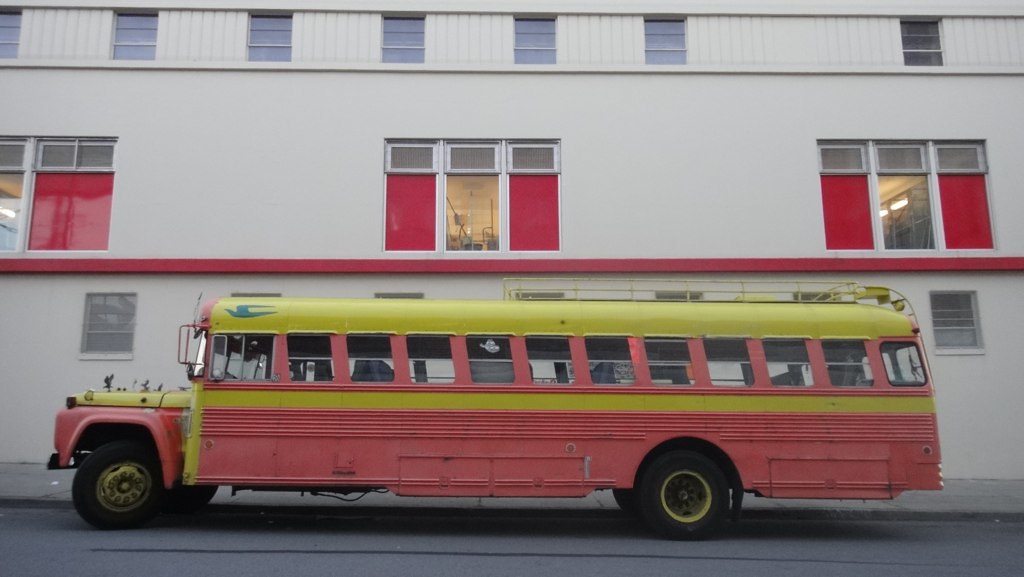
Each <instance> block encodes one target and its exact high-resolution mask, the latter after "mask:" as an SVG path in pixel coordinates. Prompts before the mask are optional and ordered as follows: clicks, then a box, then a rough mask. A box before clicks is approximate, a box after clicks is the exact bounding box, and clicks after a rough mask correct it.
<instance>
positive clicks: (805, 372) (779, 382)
mask: <svg viewBox="0 0 1024 577" xmlns="http://www.w3.org/2000/svg"><path fill="white" fill-rule="evenodd" d="M762 344H764V357H765V360H766V361H767V362H768V374H769V375H770V376H771V379H772V384H773V385H776V386H779V387H809V386H811V385H813V384H814V377H813V376H812V375H811V361H810V360H809V359H808V358H807V343H805V342H804V341H803V340H795V339H794V340H786V339H765V340H764V341H763V343H762Z"/></svg>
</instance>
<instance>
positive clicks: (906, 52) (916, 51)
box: [900, 18, 946, 67]
mask: <svg viewBox="0 0 1024 577" xmlns="http://www.w3.org/2000/svg"><path fill="white" fill-rule="evenodd" d="M904 24H934V25H935V32H936V36H937V37H938V39H939V47H938V49H921V48H907V44H906V43H907V36H906V35H905V34H903V25H904ZM942 37H943V34H942V20H941V19H939V18H916V19H915V18H902V19H900V48H901V54H902V55H903V65H904V66H913V67H918V66H923V67H939V66H945V64H946V57H945V54H944V53H945V50H944V46H943V42H942ZM910 54H938V55H939V61H938V62H937V63H928V64H908V63H907V56H908V55H910Z"/></svg>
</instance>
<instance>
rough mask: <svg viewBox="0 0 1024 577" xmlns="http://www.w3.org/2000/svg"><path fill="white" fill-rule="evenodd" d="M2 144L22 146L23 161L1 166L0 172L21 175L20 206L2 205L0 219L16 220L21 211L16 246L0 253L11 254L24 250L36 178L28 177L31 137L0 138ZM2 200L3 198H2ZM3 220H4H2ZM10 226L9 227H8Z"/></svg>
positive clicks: (31, 153) (0, 250)
mask: <svg viewBox="0 0 1024 577" xmlns="http://www.w3.org/2000/svg"><path fill="white" fill-rule="evenodd" d="M0 144H3V145H13V146H21V163H20V164H18V165H15V164H9V165H2V166H0V172H2V173H4V174H18V175H21V198H20V199H18V208H17V209H14V208H12V207H11V206H6V207H5V206H2V205H0V212H2V215H0V219H6V220H14V218H15V217H17V216H18V213H19V212H20V213H21V218H20V222H19V224H18V230H16V231H14V235H15V237H14V247H13V248H10V249H0V254H5V253H6V254H11V253H17V252H22V251H23V250H24V245H25V232H26V231H27V230H28V224H29V222H30V219H31V217H32V215H31V210H32V202H31V201H32V194H31V192H32V191H31V190H30V189H31V187H32V182H33V181H34V179H31V178H27V175H28V174H29V173H30V172H31V168H30V167H31V166H32V156H33V146H32V141H31V139H28V138H3V139H0ZM0 200H3V199H2V198H0ZM0 222H2V220H0ZM5 228H8V229H9V227H6V226H5Z"/></svg>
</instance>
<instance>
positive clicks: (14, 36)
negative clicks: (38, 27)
mask: <svg viewBox="0 0 1024 577" xmlns="http://www.w3.org/2000/svg"><path fill="white" fill-rule="evenodd" d="M20 35H21V13H19V12H0V58H17V57H18V37H19V36H20Z"/></svg>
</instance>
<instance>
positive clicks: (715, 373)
mask: <svg viewBox="0 0 1024 577" xmlns="http://www.w3.org/2000/svg"><path fill="white" fill-rule="evenodd" d="M704 352H705V354H706V355H707V358H708V372H709V373H710V374H711V384H712V385H726V386H739V387H743V386H750V385H752V384H754V371H753V369H751V367H750V353H749V352H748V351H747V341H745V340H744V339H705V340H704Z"/></svg>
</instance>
